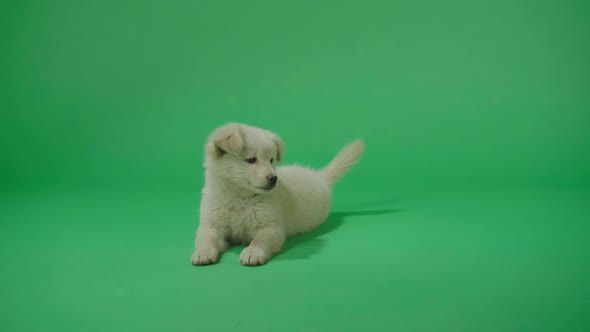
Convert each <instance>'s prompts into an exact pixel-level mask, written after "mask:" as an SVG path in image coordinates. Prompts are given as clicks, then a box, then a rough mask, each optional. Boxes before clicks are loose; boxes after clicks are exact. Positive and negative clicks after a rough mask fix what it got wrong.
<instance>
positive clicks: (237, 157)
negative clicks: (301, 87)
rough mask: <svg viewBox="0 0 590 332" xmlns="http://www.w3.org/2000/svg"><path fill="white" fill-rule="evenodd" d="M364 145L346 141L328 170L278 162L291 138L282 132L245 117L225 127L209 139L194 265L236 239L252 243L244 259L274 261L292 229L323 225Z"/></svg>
mask: <svg viewBox="0 0 590 332" xmlns="http://www.w3.org/2000/svg"><path fill="white" fill-rule="evenodd" d="M363 149H364V144H363V142H362V141H361V140H357V141H355V142H353V143H351V144H349V145H347V146H346V147H344V148H343V149H342V150H341V151H340V153H338V155H337V156H336V157H335V158H334V160H332V162H330V164H328V166H326V167H325V168H324V169H322V170H313V169H310V168H305V167H301V166H283V167H279V168H275V164H276V162H279V161H281V158H282V156H283V152H284V143H283V141H282V140H281V138H280V137H279V136H277V135H276V134H274V133H272V132H270V131H267V130H264V129H260V128H255V127H251V126H247V125H244V124H239V123H229V124H226V125H224V126H222V127H219V128H217V129H216V130H215V131H213V133H212V134H211V136H210V137H209V139H208V141H207V144H206V145H205V164H204V166H205V187H204V188H203V193H202V199H201V211H200V215H201V221H200V224H199V228H198V229H197V235H196V240H195V252H194V253H193V255H192V257H191V261H192V264H194V265H207V264H213V263H215V262H217V261H218V260H219V257H220V255H221V254H222V253H223V252H224V251H225V250H226V249H227V248H228V246H229V245H231V244H247V245H248V246H247V247H246V248H245V249H244V250H243V251H242V253H241V254H240V262H241V263H242V264H244V265H260V264H264V263H266V262H267V261H268V260H269V259H270V258H271V256H272V255H273V254H274V253H276V252H277V251H279V249H281V246H282V245H283V243H284V242H285V238H286V237H287V236H291V235H295V234H299V233H304V232H307V231H310V230H312V229H313V228H315V227H316V226H318V225H320V224H321V223H322V222H324V220H325V219H326V217H327V216H328V214H329V213H330V208H331V203H332V186H333V184H334V182H335V181H336V180H337V179H338V178H339V177H340V176H342V175H343V174H344V173H345V172H346V171H347V170H348V169H349V168H350V167H351V166H352V165H353V164H355V163H356V162H357V161H358V160H359V157H360V155H361V154H362V152H363Z"/></svg>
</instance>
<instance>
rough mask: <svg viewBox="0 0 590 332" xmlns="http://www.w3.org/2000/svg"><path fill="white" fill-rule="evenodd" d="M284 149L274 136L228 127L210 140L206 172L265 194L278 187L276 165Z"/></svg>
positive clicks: (223, 128) (265, 132)
mask: <svg viewBox="0 0 590 332" xmlns="http://www.w3.org/2000/svg"><path fill="white" fill-rule="evenodd" d="M284 149H285V144H284V143H283V140H282V139H281V138H280V137H279V136H278V135H276V134H275V133H272V132H270V131H268V130H264V129H260V128H255V127H251V126H247V125H244V124H239V123H229V124H226V125H224V126H221V127H219V128H217V129H215V130H214V131H213V133H212V134H211V136H209V139H208V141H207V145H206V146H205V168H207V170H209V171H210V172H212V173H213V174H214V175H215V176H219V177H222V178H225V179H226V180H228V181H229V182H231V183H233V184H234V185H236V186H238V187H240V188H242V189H245V190H250V191H252V192H253V193H257V194H265V193H269V192H271V191H272V189H274V188H275V187H276V185H277V181H278V178H277V173H276V169H275V164H276V163H277V162H280V161H281V159H282V156H283V151H284Z"/></svg>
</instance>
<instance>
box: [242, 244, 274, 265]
mask: <svg viewBox="0 0 590 332" xmlns="http://www.w3.org/2000/svg"><path fill="white" fill-rule="evenodd" d="M268 258H269V257H268V255H267V254H266V253H265V252H264V250H262V249H260V248H256V247H246V248H244V250H242V253H241V254H240V263H242V264H243V265H248V266H256V265H262V264H264V263H266V262H267V261H268Z"/></svg>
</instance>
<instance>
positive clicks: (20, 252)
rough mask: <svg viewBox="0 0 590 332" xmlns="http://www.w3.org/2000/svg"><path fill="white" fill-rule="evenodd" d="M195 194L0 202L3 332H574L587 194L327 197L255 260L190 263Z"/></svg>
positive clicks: (580, 323)
mask: <svg viewBox="0 0 590 332" xmlns="http://www.w3.org/2000/svg"><path fill="white" fill-rule="evenodd" d="M194 203H195V197H193V196H191V195H179V196H134V195H131V196H129V195H110V194H109V195H88V196H78V195H76V196H73V195H63V196H53V195H51V196H46V195H27V196H19V197H10V198H4V199H3V200H2V205H1V207H2V210H1V211H2V214H1V215H0V217H1V218H2V220H9V221H10V223H4V224H3V225H2V227H1V228H0V233H1V234H2V242H0V251H1V252H2V262H1V265H0V266H1V267H2V272H3V275H2V277H1V278H2V284H0V293H1V294H3V296H2V301H0V303H1V307H0V319H1V321H2V327H3V330H5V331H139V330H150V331H194V330H213V331H232V330H241V331H284V330H287V331H365V330H372V331H378V330H400V331H587V330H588V329H589V328H590V319H589V318H588V315H587V313H588V306H589V304H590V303H589V301H590V288H589V287H588V280H589V278H590V260H589V258H590V245H589V242H588V233H589V231H590V226H589V223H588V221H589V219H588V217H589V216H590V204H589V203H590V191H578V192H576V191H567V190H556V189H553V190H548V189H535V190H532V189H519V190H502V191H500V190H496V191H484V192H466V191H463V192H456V193H452V192H441V193H436V194H434V193H433V194H431V195H424V196H416V197H412V198H407V199H392V200H391V201H383V202H371V201H364V200H361V201H360V202H357V201H356V199H354V198H352V197H341V198H340V199H339V200H338V204H337V205H336V207H335V209H334V213H333V214H332V216H331V217H330V220H329V221H328V223H326V224H325V225H324V226H323V227H321V228H320V229H318V230H317V231H315V232H313V233H311V234H308V235H304V236H301V237H298V238H293V239H291V240H290V241H289V242H288V243H287V245H286V248H285V250H284V252H283V253H281V254H280V255H278V256H277V257H275V259H273V260H272V261H271V262H270V263H269V264H268V265H266V266H263V267H259V268H249V267H244V266H241V265H240V264H239V262H238V255H239V250H240V248H233V249H232V250H230V251H229V252H228V253H227V254H225V255H224V257H223V259H222V261H221V263H219V264H218V265H214V266H208V267H195V266H192V265H191V264H190V262H189V258H190V254H191V252H192V243H191V242H192V233H193V230H194V228H195V221H194V216H195V212H194Z"/></svg>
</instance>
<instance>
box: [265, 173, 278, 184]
mask: <svg viewBox="0 0 590 332" xmlns="http://www.w3.org/2000/svg"><path fill="white" fill-rule="evenodd" d="M266 178H267V179H268V183H270V184H271V185H273V186H274V185H275V184H277V180H278V179H279V178H277V176H276V175H271V176H267V177H266Z"/></svg>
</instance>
